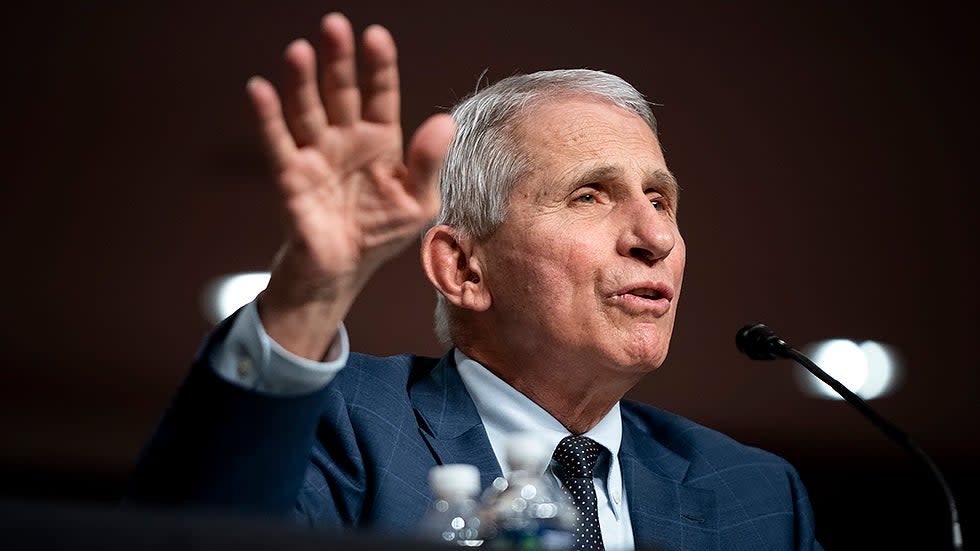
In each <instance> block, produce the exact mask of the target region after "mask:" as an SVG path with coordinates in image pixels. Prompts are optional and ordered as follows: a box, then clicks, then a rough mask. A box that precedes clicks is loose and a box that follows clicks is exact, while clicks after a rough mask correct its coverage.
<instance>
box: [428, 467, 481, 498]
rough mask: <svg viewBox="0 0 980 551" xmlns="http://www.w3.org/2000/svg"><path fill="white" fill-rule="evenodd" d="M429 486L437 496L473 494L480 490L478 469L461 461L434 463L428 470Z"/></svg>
mask: <svg viewBox="0 0 980 551" xmlns="http://www.w3.org/2000/svg"><path fill="white" fill-rule="evenodd" d="M429 486H431V487H432V493H433V494H435V495H436V496H438V497H450V496H475V495H476V494H478V493H479V492H480V471H479V470H478V469H477V468H476V467H474V466H473V465H464V464H462V463H456V464H449V465H436V466H435V467H432V469H430V470H429Z"/></svg>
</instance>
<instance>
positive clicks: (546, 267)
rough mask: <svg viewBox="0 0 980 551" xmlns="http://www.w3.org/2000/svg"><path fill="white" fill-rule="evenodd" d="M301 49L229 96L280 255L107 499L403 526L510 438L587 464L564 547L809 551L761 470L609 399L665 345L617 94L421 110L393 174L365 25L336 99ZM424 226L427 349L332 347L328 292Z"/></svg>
mask: <svg viewBox="0 0 980 551" xmlns="http://www.w3.org/2000/svg"><path fill="white" fill-rule="evenodd" d="M322 36H323V51H324V59H323V62H322V68H321V72H320V74H319V78H318V74H317V69H316V66H317V64H316V61H315V56H314V51H313V48H312V47H311V46H310V45H309V44H307V43H306V42H303V41H297V42H295V43H293V44H292V45H290V46H289V48H288V49H287V52H286V68H287V73H288V79H287V82H286V83H285V84H284V86H283V88H282V96H281V97H282V101H280V95H279V94H278V93H277V92H276V90H275V89H274V88H273V87H272V86H271V85H270V84H269V83H268V82H267V81H265V80H262V79H259V78H255V79H252V80H251V81H250V82H249V84H248V92H249V95H250V97H251V99H252V101H253V104H254V107H255V111H256V112H257V114H258V118H259V120H260V124H261V128H262V136H263V137H264V140H265V144H266V147H267V149H268V152H269V154H270V157H271V159H272V160H273V163H274V165H275V168H276V174H277V183H278V187H279V189H280V191H281V192H282V205H283V207H284V210H285V213H286V216H285V218H286V220H287V222H288V232H287V237H286V241H285V244H284V246H283V248H282V250H281V252H280V254H279V255H278V256H277V258H276V260H275V264H274V268H273V270H272V278H271V280H270V282H269V286H268V288H267V289H266V290H265V292H263V294H262V295H261V296H260V298H259V299H258V301H257V303H253V304H251V305H249V306H247V307H245V308H244V309H243V310H242V311H240V312H239V313H238V314H237V315H236V316H233V317H232V318H231V319H229V320H226V322H224V323H223V324H222V325H221V326H219V328H218V329H217V330H216V331H215V333H214V334H213V335H212V336H211V338H210V339H209V340H208V342H207V344H206V345H205V347H204V349H203V350H202V352H201V353H200V355H199V358H198V360H197V361H196V363H195V365H194V368H193V369H192V371H191V374H190V375H189V377H188V380H187V381H186V383H185V385H184V386H183V388H182V389H181V391H180V392H179V393H178V395H177V397H176V399H175V401H174V405H173V407H172V408H171V410H170V411H169V412H168V414H167V416H166V417H165V419H164V421H163V423H162V424H161V426H160V428H159V430H158V432H157V434H156V436H155V438H154V439H153V441H152V442H151V444H150V446H149V447H148V449H147V451H146V454H145V456H144V458H143V460H142V461H141V463H140V465H139V467H138V469H137V473H136V476H135V478H134V483H133V488H132V493H131V497H132V499H134V500H143V501H153V502H157V503H159V502H166V503H172V504H176V503H181V504H195V505H203V506H226V507H234V508H238V509H248V510H261V511H269V512H286V511H293V510H296V511H298V512H299V514H300V515H301V516H302V517H304V518H305V519H307V520H308V521H309V523H311V524H312V525H315V526H352V525H353V526H361V527H369V528H374V529H379V530H396V529H402V530H404V529H410V528H411V527H413V526H415V525H416V524H417V523H418V521H419V519H420V518H421V516H422V515H423V513H424V512H425V510H426V508H427V507H428V504H429V502H430V496H429V490H428V485H427V474H428V472H429V470H430V469H431V468H432V467H433V466H435V465H438V464H446V463H469V464H473V465H476V466H477V467H478V468H479V469H480V472H481V477H482V481H483V484H484V486H486V485H488V484H489V482H490V481H491V480H493V479H494V478H495V477H496V476H499V475H500V474H502V473H503V471H502V465H505V464H504V462H503V460H502V458H503V453H504V451H503V442H504V439H505V438H506V436H507V435H508V434H511V433H515V432H533V433H535V434H538V435H540V438H541V439H542V440H543V441H546V442H548V443H549V444H550V445H551V446H552V447H553V448H556V458H558V457H559V456H561V455H562V454H568V453H571V452H570V451H569V449H571V448H569V445H570V444H567V443H568V442H575V444H574V447H576V448H581V447H586V448H588V449H590V450H591V452H592V454H593V457H594V458H595V457H598V459H597V465H595V466H594V469H595V470H594V471H593V477H594V485H593V486H594V488H589V489H587V491H588V492H589V493H591V492H592V490H594V498H592V499H591V507H592V511H591V512H586V516H587V517H588V516H589V515H591V518H592V519H593V522H595V523H596V524H598V529H600V533H601V535H600V536H598V537H596V538H594V539H593V540H592V541H585V540H584V539H580V541H579V543H578V544H577V546H578V547H579V548H602V546H603V545H604V546H605V547H606V548H607V549H632V548H634V547H635V546H637V545H645V544H649V545H653V546H658V547H659V546H663V547H668V548H680V549H690V550H700V549H745V550H753V551H754V550H759V549H819V545H818V544H816V542H815V541H814V534H813V525H812V519H811V511H810V506H809V503H808V500H807V497H806V492H805V490H804V488H803V486H802V484H801V483H800V481H799V480H798V477H797V475H796V473H795V471H794V470H793V469H792V467H791V466H789V465H788V464H787V463H786V462H785V461H783V460H781V459H779V458H778V457H775V456H773V455H771V454H768V453H766V452H763V451H760V450H757V449H753V448H749V447H746V446H742V445H740V444H738V443H736V442H734V441H732V440H731V439H729V438H727V437H725V436H723V435H721V434H718V433H716V432H713V431H711V430H709V429H707V428H704V427H701V426H698V425H696V424H695V423H693V422H691V421H688V420H685V419H683V418H680V417H677V416H675V415H672V414H669V413H666V412H663V411H660V410H657V409H654V408H651V407H649V406H645V405H640V404H636V403H630V402H626V401H622V400H621V399H622V397H623V395H624V394H625V393H626V392H627V391H628V390H629V389H630V388H632V387H633V386H634V385H635V384H636V383H637V381H639V380H640V378H641V377H643V376H644V375H645V374H647V373H649V372H650V371H652V370H654V369H656V368H657V367H659V366H660V365H661V363H662V362H663V361H664V358H665V357H666V355H667V349H668V344H669V342H670V336H671V331H672V328H673V323H674V314H675V312H676V308H677V302H678V299H679V296H680V291H681V282H682V277H683V271H684V260H685V249H684V241H683V239H682V238H681V235H680V232H679V230H678V225H677V206H678V186H677V183H676V181H675V179H674V177H673V175H672V174H671V173H670V171H669V170H668V168H667V165H666V163H665V161H664V157H663V153H662V152H661V148H660V144H659V142H658V140H657V134H656V125H655V121H654V118H653V115H652V113H651V111H650V108H649V107H648V105H647V103H646V102H645V101H644V100H643V97H642V96H641V95H640V94H639V93H638V92H636V90H634V89H633V88H632V87H631V86H630V85H629V84H627V83H626V82H624V81H623V80H621V79H619V78H618V77H615V76H612V75H608V74H605V73H600V72H595V71H585V70H568V71H549V72H541V73H535V74H531V75H523V76H515V77H511V78H508V79H505V80H503V81H501V82H499V83H497V84H495V85H493V86H490V87H488V88H486V89H484V90H481V91H479V92H478V93H476V94H475V95H473V96H472V97H470V98H468V99H466V100H464V101H463V102H461V103H460V104H459V105H458V106H457V107H456V108H455V109H454V110H453V112H452V116H449V115H435V116H433V117H432V118H430V119H429V120H428V121H426V122H425V123H424V124H423V125H422V126H421V127H420V128H419V130H418V131H417V133H416V134H415V136H414V138H413V139H412V142H411V144H410V145H409V147H408V148H407V155H406V156H405V159H404V161H403V156H402V142H401V130H400V128H399V122H398V121H399V93H398V72H397V68H396V60H395V45H394V42H393V40H392V38H391V36H390V35H389V34H388V33H387V31H385V30H384V29H382V28H380V27H370V28H368V29H367V30H366V31H365V32H364V35H363V41H362V50H363V60H364V61H363V62H364V65H365V68H364V69H363V70H362V75H361V80H360V87H358V84H357V79H356V77H355V72H356V70H355V63H354V57H355V54H354V34H353V31H352V29H351V26H350V23H349V22H348V21H347V20H346V19H345V18H344V17H343V16H340V15H338V14H332V15H329V16H327V17H325V18H324V20H323V22H322ZM318 80H319V81H320V83H321V84H320V85H318ZM440 191H441V201H440ZM440 205H441V210H440ZM437 214H438V217H437V220H436V224H435V225H433V226H431V227H430V228H429V229H428V231H426V232H425V235H424V238H423V240H422V248H421V258H422V265H423V268H424V270H425V273H426V275H427V276H428V278H429V280H430V281H431V282H432V285H433V286H434V287H435V288H436V290H437V291H438V306H437V315H436V318H437V331H438V332H439V333H440V336H441V337H442V338H443V339H444V340H445V341H446V342H447V344H451V346H452V348H451V350H450V352H449V353H447V354H446V355H445V356H444V357H443V358H442V359H430V358H422V357H417V356H412V355H404V356H398V357H393V358H384V359H381V358H374V357H369V356H364V355H359V354H354V353H349V352H348V345H347V342H348V341H347V336H346V334H345V332H344V330H343V327H342V320H343V319H344V317H345V315H346V314H347V312H348V310H349V308H350V306H351V304H352V303H353V301H354V299H355V298H356V297H357V295H358V293H359V292H360V291H361V289H362V288H363V286H364V284H365V282H366V281H367V280H368V278H369V277H370V276H371V274H372V273H373V272H374V271H375V270H377V269H378V268H379V267H381V266H382V265H383V264H384V262H385V261H386V260H388V259H390V258H391V257H392V256H394V255H395V254H397V253H398V252H399V251H400V250H402V249H403V248H404V247H405V246H406V245H407V244H408V243H409V242H411V241H412V240H413V239H415V238H416V236H417V235H418V232H419V231H420V230H422V229H423V228H425V227H426V225H428V224H429V223H430V221H431V219H432V218H433V217H434V216H436V215H437ZM563 450H564V451H563ZM585 506H586V507H588V506H589V505H588V504H586V505H585Z"/></svg>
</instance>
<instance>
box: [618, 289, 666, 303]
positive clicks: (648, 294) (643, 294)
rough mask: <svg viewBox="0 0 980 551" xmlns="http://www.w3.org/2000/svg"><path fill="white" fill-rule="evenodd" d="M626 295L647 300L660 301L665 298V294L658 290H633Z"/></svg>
mask: <svg viewBox="0 0 980 551" xmlns="http://www.w3.org/2000/svg"><path fill="white" fill-rule="evenodd" d="M626 294H627V295H633V296H637V297H640V298H645V299H647V300H659V299H662V298H664V295H663V293H661V292H660V291H658V290H656V289H633V290H631V291H629V292H628V293H626Z"/></svg>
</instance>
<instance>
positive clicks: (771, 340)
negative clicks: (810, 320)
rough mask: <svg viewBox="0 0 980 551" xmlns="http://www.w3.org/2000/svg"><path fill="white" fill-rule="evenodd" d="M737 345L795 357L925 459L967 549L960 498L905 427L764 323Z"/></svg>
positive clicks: (759, 355)
mask: <svg viewBox="0 0 980 551" xmlns="http://www.w3.org/2000/svg"><path fill="white" fill-rule="evenodd" d="M736 345H737V346H738V348H739V350H741V351H742V352H744V353H745V354H747V355H748V356H749V357H751V358H752V359H755V360H768V359H774V358H775V357H777V356H778V357H782V358H786V359H790V360H793V361H795V362H796V363H798V364H800V365H802V366H803V367H804V368H806V370H807V371H809V372H810V373H813V375H814V376H815V377H816V378H818V379H820V380H821V381H823V382H824V383H826V384H827V385H828V386H830V388H832V389H834V391H836V392H837V394H840V395H841V397H842V398H844V399H845V400H847V402H848V403H849V404H851V405H852V406H854V407H855V408H857V410H858V411H860V412H861V413H862V414H863V415H864V416H865V417H867V418H868V419H870V420H871V422H872V423H873V424H874V425H875V426H876V427H878V428H879V429H881V431H882V432H884V433H885V434H886V435H887V436H888V437H889V438H891V439H892V440H893V441H894V442H895V443H897V444H898V445H899V446H901V447H902V448H904V449H905V450H906V451H908V452H909V453H911V454H912V455H913V456H915V457H917V458H918V459H919V460H920V461H922V462H923V463H924V464H925V465H926V467H927V468H928V469H929V471H930V472H931V473H932V476H933V477H934V478H935V479H936V480H937V481H938V482H939V485H940V486H941V487H942V489H943V493H944V494H945V495H946V502H947V503H948V504H949V515H950V520H951V524H952V530H953V549H954V551H962V549H963V533H962V531H961V529H960V515H959V511H958V510H957V508H956V499H955V498H954V497H953V491H952V489H950V487H949V484H947V483H946V478H945V477H943V473H942V472H941V471H940V470H939V467H938V466H936V463H935V462H933V460H932V458H930V457H929V456H928V455H927V454H926V452H924V451H923V450H922V448H920V447H919V445H918V444H916V443H915V442H914V441H913V440H912V438H911V437H909V435H907V434H905V433H904V432H903V431H902V430H901V429H899V428H898V427H896V426H895V425H893V424H892V423H890V422H888V421H887V420H886V419H885V418H884V417H882V416H881V415H879V414H878V412H876V411H875V410H873V409H871V406H869V405H868V403H867V402H865V401H864V400H863V399H862V398H861V397H860V396H858V395H857V394H854V393H853V392H851V390H850V389H848V388H847V387H846V386H844V385H843V384H841V383H840V381H838V380H837V379H834V378H833V377H831V376H830V375H829V374H828V373H827V372H826V371H824V370H823V369H820V367H819V366H818V365H817V364H815V363H813V361H812V360H810V358H808V357H806V355H804V354H803V353H802V352H800V351H799V350H796V349H795V348H793V347H792V346H790V345H788V344H786V342H785V341H783V340H782V339H780V338H779V337H777V336H776V335H775V334H774V333H773V332H772V331H771V330H770V329H769V328H768V327H766V326H765V325H762V324H755V325H749V326H745V327H743V328H742V329H741V330H739V332H738V334H737V335H736Z"/></svg>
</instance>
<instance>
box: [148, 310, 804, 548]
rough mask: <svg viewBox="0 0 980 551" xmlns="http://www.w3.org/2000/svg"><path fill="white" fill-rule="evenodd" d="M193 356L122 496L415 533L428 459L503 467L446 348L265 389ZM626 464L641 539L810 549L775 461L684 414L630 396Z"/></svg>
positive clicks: (425, 497)
mask: <svg viewBox="0 0 980 551" xmlns="http://www.w3.org/2000/svg"><path fill="white" fill-rule="evenodd" d="M228 326H229V324H227V323H226V324H224V325H223V326H221V327H219V329H218V330H217V331H216V332H215V334H214V335H212V337H211V339H210V340H209V342H208V343H207V344H206V345H205V347H204V349H203V350H202V352H201V353H200V354H199V356H198V360H197V361H196V362H195V365H194V367H193V368H192V370H191V373H190V375H189V376H188V378H187V380H186V381H185V383H184V385H183V386H182V388H181V389H180V391H179V392H178V393H177V396H176V397H175V399H174V402H173V404H172V406H171V408H170V409H169V411H168V412H167V414H166V415H165V416H164V419H163V421H162V423H161V425H160V426H159V428H158V430H157V432H156V434H155V435H154V437H153V439H152V440H151V442H150V444H149V445H148V447H147V449H146V450H145V452H144V455H143V457H142V459H141V461H140V463H139V465H138V466H137V469H136V472H135V474H134V477H133V481H132V485H131V489H130V493H129V499H130V501H134V502H144V503H154V504H180V505H183V506H187V505H193V506H200V507H211V508H215V507H217V508H231V509H235V510H251V511H262V512H273V513H283V514H286V513H289V514H292V513H293V512H297V513H298V514H299V515H300V516H301V517H302V518H303V519H305V521H307V522H309V523H310V524H311V525H313V526H317V527H329V526H336V527H345V526H347V527H349V526H355V527H361V528H368V529H373V530H381V531H401V532H405V531H410V530H412V529H413V528H414V527H415V526H416V524H417V523H418V522H419V520H420V518H421V516H422V515H423V514H424V512H425V511H426V509H427V507H428V506H429V503H430V500H431V497H430V492H429V487H428V482H427V476H428V472H429V469H430V468H431V467H432V466H434V465H437V464H444V463H469V464H472V465H476V466H477V467H478V468H479V469H480V473H481V478H482V482H483V485H484V487H486V486H488V485H489V484H490V482H491V481H492V480H493V479H494V478H495V477H497V476H500V474H501V469H500V465H499V464H498V463H497V460H496V457H495V456H494V453H493V450H492V449H491V447H490V443H489V440H488V438H487V434H486V431H485V430H484V428H483V423H482V422H481V420H480V417H479V415H478V413H477V411H476V407H475V406H474V404H473V401H472V400H471V398H470V396H469V394H468V393H467V391H466V388H465V387H464V386H463V383H462V380H461V379H460V377H459V374H458V373H457V371H456V368H455V364H454V362H453V359H452V354H447V355H446V356H444V357H443V358H442V359H434V358H423V357H419V356H410V355H402V356H395V357H390V358H376V357H371V356H365V355H360V354H352V355H351V357H350V360H349V362H348V364H347V366H346V367H345V368H344V369H343V370H342V371H341V372H340V373H339V374H338V376H337V377H336V378H335V379H334V381H332V382H331V383H330V384H329V385H328V386H327V387H326V388H325V389H323V390H322V391H319V392H316V393H314V394H310V395H306V396H299V397H288V398H283V397H272V396H266V395H263V394H260V393H255V392H250V391H247V390H243V389H240V388H238V387H236V386H234V385H232V384H229V383H227V382H225V381H224V380H222V379H220V378H219V377H218V376H217V375H215V373H214V370H213V369H212V367H211V365H210V363H211V351H212V350H213V349H214V347H215V344H216V343H218V342H220V341H221V340H222V339H223V338H224V336H225V334H226V333H227V329H228ZM621 409H622V415H623V442H622V448H621V451H620V461H621V464H622V469H623V479H624V482H625V485H626V493H627V495H628V496H629V509H630V518H631V521H632V524H633V532H634V537H635V539H636V541H637V542H638V544H644V545H648V546H650V547H653V548H657V549H684V550H690V551H696V550H722V549H724V550H746V551H749V550H751V551H760V550H766V549H771V550H790V549H793V550H796V549H798V550H813V549H820V546H819V545H818V544H817V543H816V542H815V541H814V529H813V518H812V512H811V509H810V504H809V500H808V499H807V495H806V491H805V489H804V487H803V485H802V483H801V482H800V480H799V478H798V476H797V474H796V471H795V470H794V469H793V468H792V467H791V466H790V465H789V464H788V463H787V462H786V461H784V460H783V459H781V458H779V457H777V456H775V455H772V454H770V453H767V452H764V451H762V450H759V449H756V448H752V447H748V446H744V445H742V444H739V443H737V442H735V441H734V440H732V439H730V438H728V437H726V436H724V435H722V434H720V433H718V432H715V431H712V430H710V429H707V428H705V427H702V426H700V425H698V424H696V423H693V422H691V421H689V420H686V419H684V418H682V417H679V416H676V415H673V414H670V413H667V412H665V411H662V410H658V409H655V408H652V407H649V406H646V405H642V404H638V403H634V402H629V401H624V402H623V403H622V408H621Z"/></svg>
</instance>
